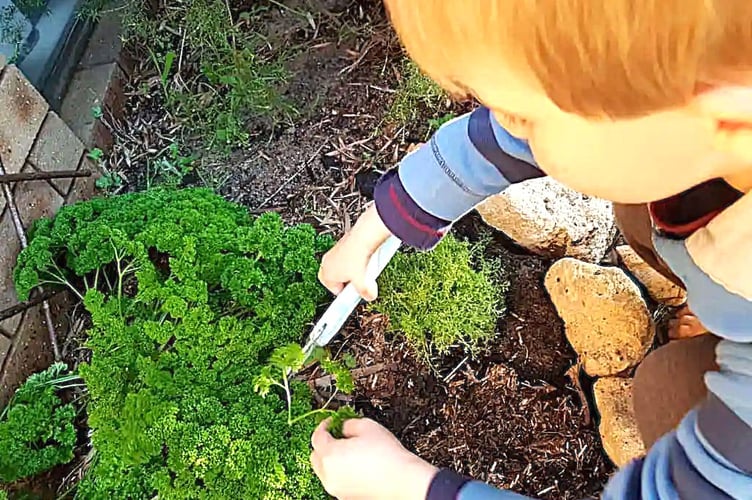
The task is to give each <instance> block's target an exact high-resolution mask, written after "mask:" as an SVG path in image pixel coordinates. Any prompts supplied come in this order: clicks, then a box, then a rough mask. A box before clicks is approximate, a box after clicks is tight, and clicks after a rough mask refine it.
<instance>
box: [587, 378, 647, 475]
mask: <svg viewBox="0 0 752 500" xmlns="http://www.w3.org/2000/svg"><path fill="white" fill-rule="evenodd" d="M632 387H633V382H632V379H627V378H617V377H606V378H601V379H598V380H597V381H596V382H595V385H594V386H593V390H594V392H595V404H596V406H597V407H598V413H600V416H601V420H600V425H599V426H598V431H599V432H600V435H601V441H602V442H603V449H604V450H605V451H606V454H607V455H608V456H609V458H610V459H611V461H612V462H614V464H616V466H617V467H623V466H624V465H626V464H628V463H629V462H631V461H632V460H634V459H635V458H639V457H641V456H642V455H644V454H645V444H644V443H643V441H642V436H641V435H640V431H639V429H638V428H637V420H636V419H635V414H634V408H633V406H632Z"/></svg>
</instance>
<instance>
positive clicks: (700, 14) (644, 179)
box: [311, 0, 752, 500]
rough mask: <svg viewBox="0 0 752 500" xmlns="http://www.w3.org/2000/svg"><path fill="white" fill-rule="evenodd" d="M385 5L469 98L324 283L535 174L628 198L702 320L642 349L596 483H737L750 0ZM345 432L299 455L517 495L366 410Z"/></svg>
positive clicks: (710, 489)
mask: <svg viewBox="0 0 752 500" xmlns="http://www.w3.org/2000/svg"><path fill="white" fill-rule="evenodd" d="M386 4H387V8H388V11H389V14H390V16H391V20H392V22H393V24H394V26H395V28H396V29H397V32H398V33H399V35H400V37H401V39H402V41H403V43H404V45H405V47H406V48H407V51H408V52H409V54H410V55H411V56H412V57H413V59H414V60H415V61H416V62H417V63H418V64H419V65H420V67H421V68H422V69H423V70H424V71H425V72H426V73H427V74H428V75H430V76H431V77H432V78H434V79H435V80H436V81H437V82H439V83H441V84H442V85H443V86H444V87H445V88H446V89H448V90H449V91H451V92H454V93H457V94H463V95H472V96H473V97H475V98H476V99H477V100H478V101H479V102H481V103H482V104H483V107H481V108H480V109H478V110H476V111H474V112H473V113H470V114H469V115H466V116H463V117H460V118H458V119H456V120H454V121H452V122H450V123H448V124H446V125H445V126H444V127H442V128H441V129H440V130H439V131H438V132H437V133H436V135H435V136H434V137H433V138H432V139H431V141H430V142H429V143H428V144H426V145H425V146H423V147H421V148H420V149H419V150H417V151H416V152H414V153H412V154H410V155H408V156H407V157H406V158H405V159H404V160H403V162H402V163H401V165H400V166H399V169H398V170H397V171H393V172H390V173H388V174H387V175H386V176H385V177H384V178H383V179H382V181H381V183H380V184H379V186H378V188H377V190H376V194H375V198H376V202H375V206H374V207H372V208H371V209H369V210H368V211H367V212H366V213H365V214H364V215H363V216H362V217H361V218H360V220H359V221H358V222H357V224H356V225H355V226H354V227H353V229H352V230H351V231H350V233H349V234H347V235H346V236H345V237H344V238H343V239H342V240H341V241H340V242H339V243H338V244H337V246H336V247H335V248H334V249H333V250H332V251H331V252H330V253H329V254H328V255H327V256H326V257H325V259H324V261H323V264H322V268H321V272H320V277H321V281H322V282H323V283H324V284H325V285H326V286H327V287H328V288H329V289H330V290H332V291H333V292H334V293H338V292H339V291H340V290H341V289H342V287H343V286H344V285H345V284H346V283H348V282H352V283H354V284H355V285H356V287H357V288H358V290H360V291H361V293H362V294H363V295H364V296H365V297H367V298H370V299H372V298H375V296H376V293H377V291H376V285H375V283H372V282H371V283H369V282H367V281H365V277H364V275H365V273H364V271H365V267H366V262H367V261H368V258H369V256H370V255H371V253H372V252H373V251H374V250H375V249H376V248H377V247H378V246H379V244H380V243H381V242H382V241H384V240H385V239H386V238H387V237H388V235H389V234H390V233H393V234H395V235H397V236H398V237H399V238H401V239H402V240H403V241H404V242H406V243H407V244H410V245H413V246H415V247H417V248H422V249H428V248H431V247H432V246H434V245H435V244H436V243H437V242H438V241H439V240H440V239H441V237H442V236H443V235H444V234H445V233H446V232H447V230H448V229H449V227H450V226H451V225H452V222H453V221H455V220H457V219H458V218H460V217H461V216H462V215H464V214H465V213H467V212H468V211H469V210H471V209H472V208H473V207H475V206H476V205H477V204H478V203H480V202H482V201H483V200H484V199H486V198H487V197H488V196H491V195H493V194H496V193H498V192H500V191H502V190H503V189H504V188H506V187H507V186H509V185H510V184H511V183H515V182H521V181H524V180H526V179H530V178H533V177H538V176H542V175H550V176H552V177H554V178H556V179H558V180H559V181H561V182H562V183H564V184H566V185H568V186H570V187H572V188H574V189H577V190H579V191H581V192H583V193H586V194H588V195H592V196H598V197H602V198H607V199H610V200H613V201H614V202H617V203H621V204H626V205H620V206H619V208H618V209H617V215H618V216H619V219H620V224H621V226H622V227H623V228H624V229H625V230H626V232H627V235H628V237H629V239H630V241H631V243H632V244H633V245H634V246H635V248H636V249H637V250H638V251H640V252H641V253H642V254H643V256H644V257H645V258H646V260H648V262H651V263H652V264H653V265H655V266H656V268H658V269H659V270H662V271H663V272H664V273H665V274H667V275H669V276H671V277H672V278H674V279H678V280H680V281H681V283H683V285H684V286H685V287H686V289H687V291H688V296H689V306H690V308H691V310H692V311H693V313H694V314H695V315H696V316H697V317H698V319H699V320H700V321H701V322H702V324H703V325H704V326H705V327H706V328H707V329H708V330H709V331H710V332H712V333H713V335H704V336H700V337H696V338H694V339H692V340H682V341H678V342H674V343H671V344H669V345H668V346H666V347H664V348H661V349H658V350H657V351H655V352H654V353H652V354H651V355H650V356H649V357H648V358H647V359H646V360H645V361H644V362H643V364H642V365H641V367H640V369H639V370H638V373H637V375H636V378H635V396H634V397H635V411H636V416H637V419H638V423H639V426H640V430H641V432H642V434H643V437H644V438H645V441H646V444H647V445H648V446H650V450H649V452H648V453H647V455H646V456H645V457H644V458H642V459H640V460H636V461H634V462H633V463H631V464H629V465H628V466H626V467H624V468H623V469H622V470H620V471H619V472H618V473H616V474H615V475H614V477H613V478H612V479H611V481H610V482H609V484H608V485H607V486H606V487H605V491H604V494H603V497H604V498H606V499H639V498H644V499H651V500H652V499H661V500H662V499H677V498H681V499H683V500H693V499H702V500H709V499H731V498H733V499H752V266H751V265H750V263H749V262H748V260H750V258H752V194H750V191H751V190H752V2H750V0H608V1H603V0H550V1H549V0H387V1H386ZM640 204H647V205H640ZM713 352H715V355H713ZM713 356H714V357H713ZM705 372H707V373H705ZM703 374H704V376H703ZM703 380H704V385H703ZM345 436H346V438H345V439H342V440H335V439H333V438H332V437H331V436H329V435H328V434H327V432H326V430H325V426H322V427H320V428H319V429H318V430H317V431H316V432H315V433H314V435H313V438H312V440H313V448H314V451H313V454H312V457H311V459H312V463H313V466H314V469H315V470H316V472H317V474H318V475H319V477H320V478H321V480H322V482H323V483H324V486H325V487H326V488H327V490H328V491H329V492H330V493H332V494H333V495H335V496H338V497H339V498H343V499H371V498H372V499H400V498H404V499H415V500H417V499H422V498H429V499H431V500H434V499H435V500H438V499H454V498H458V499H461V500H475V499H481V498H483V499H507V498H510V499H511V498H522V497H519V496H518V495H515V494H513V493H510V492H502V491H499V490H496V489H493V488H491V487H490V486H488V485H485V484H483V483H480V482H477V481H472V480H467V479H464V478H461V477H460V476H458V475H456V474H454V473H453V472H450V471H447V470H438V469H437V468H435V467H434V466H432V465H430V464H428V463H426V462H424V461H422V460H421V459H419V458H418V457H416V456H414V455H412V454H410V453H409V452H407V451H406V450H405V449H404V448H403V447H402V446H401V445H400V444H399V442H398V441H397V440H396V439H395V438H394V437H393V436H392V435H391V434H390V433H389V432H387V431H386V430H385V429H384V428H383V427H381V426H379V425H378V424H376V423H375V422H373V421H369V420H353V421H350V422H348V423H347V424H346V425H345Z"/></svg>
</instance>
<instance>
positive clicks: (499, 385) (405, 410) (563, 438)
mask: <svg viewBox="0 0 752 500" xmlns="http://www.w3.org/2000/svg"><path fill="white" fill-rule="evenodd" d="M477 224H478V220H477V216H471V217H470V218H468V219H467V220H465V221H463V222H462V223H461V224H459V227H458V231H457V232H458V233H459V234H460V235H463V234H475V235H477V234H478V233H481V234H483V233H484V232H485V231H483V230H479V228H478V227H477ZM488 251H489V253H490V254H493V255H495V256H496V257H498V258H501V259H502V262H503V263H504V266H505V268H506V270H507V272H508V274H509V276H510V277H511V279H512V284H511V287H510V292H509V295H508V308H509V309H508V311H507V315H506V317H505V319H504V320H502V321H501V322H500V324H499V329H498V333H499V334H498V337H497V338H496V339H495V340H494V341H493V342H492V344H491V345H490V346H489V347H488V349H487V350H486V352H484V353H482V354H481V355H479V356H478V357H477V359H468V358H467V357H466V356H465V355H464V354H463V353H462V352H455V353H452V354H451V355H449V356H447V357H445V358H441V359H436V360H434V368H433V369H432V368H429V367H428V366H426V365H425V364H423V363H422V362H420V361H419V360H417V359H416V357H415V356H414V354H413V352H412V351H411V349H410V348H409V346H407V345H406V344H405V343H404V342H403V341H402V339H400V338H399V337H389V336H386V335H385V333H384V332H385V329H386V325H385V321H386V319H385V318H383V317H381V316H379V315H375V314H371V313H368V312H365V313H363V315H362V316H361V317H359V318H358V319H357V320H355V321H353V322H351V324H350V325H348V327H347V328H346V331H345V333H344V335H343V337H342V339H341V340H340V341H338V342H337V343H336V344H335V349H336V350H341V351H343V352H350V353H352V354H353V355H354V356H355V357H356V359H357V360H358V367H359V368H360V370H359V371H356V375H359V376H358V377H357V391H356V393H355V395H354V396H353V397H352V398H343V402H352V403H354V405H355V406H356V408H358V409H359V410H361V411H362V412H363V414H364V415H365V416H368V417H370V418H373V419H375V420H378V421H379V422H381V423H382V424H384V425H385V426H386V427H387V428H389V429H390V430H392V431H393V432H394V433H395V434H396V435H397V436H398V437H399V438H400V439H401V440H402V442H403V443H404V444H405V445H406V446H407V447H408V448H409V449H411V450H413V451H415V452H416V453H418V454H419V455H420V456H421V457H423V458H425V459H426V460H429V461H431V462H433V463H435V464H436V465H439V466H444V467H451V468H453V469H455V470H457V471H459V472H461V473H463V474H466V475H470V476H472V477H475V478H478V479H481V480H485V481H488V482H490V483H491V484H494V485H496V486H499V487H502V488H508V489H514V490H515V491H517V492H520V493H526V494H528V495H533V496H535V497H538V498H547V499H578V498H584V497H588V496H592V495H596V494H597V493H599V492H600V491H601V489H602V486H603V484H604V483H605V481H606V480H607V476H608V474H609V473H610V472H611V471H612V470H613V467H612V466H611V464H610V462H609V461H608V459H607V458H606V457H605V455H604V453H603V450H602V447H601V444H600V438H599V436H598V432H597V430H596V428H595V425H594V423H593V421H592V419H591V418H590V414H589V412H588V409H587V403H584V404H583V401H582V400H581V397H580V392H579V391H578V389H577V388H576V386H575V385H573V383H572V381H571V380H570V379H569V377H568V376H567V370H568V368H569V367H570V366H571V365H572V363H573V361H574V357H575V356H574V353H573V351H572V350H571V348H570V347H569V345H568V344H567V341H566V338H565V337H564V333H563V327H562V324H561V320H560V319H559V318H558V316H557V315H556V312H555V310H554V308H553V305H552V304H551V302H550V300H549V299H548V297H547V295H546V293H545V291H544V289H543V285H542V282H543V276H544V274H545V271H546V269H547V267H548V265H547V263H546V262H545V261H543V260H541V259H539V258H537V257H532V256H529V255H524V254H521V253H519V251H518V249H517V248H516V247H515V246H514V245H513V244H512V243H510V242H508V241H506V239H505V238H496V237H494V238H493V239H492V241H491V243H490V245H489V249H488Z"/></svg>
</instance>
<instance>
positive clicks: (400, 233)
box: [373, 170, 451, 250]
mask: <svg viewBox="0 0 752 500" xmlns="http://www.w3.org/2000/svg"><path fill="white" fill-rule="evenodd" d="M373 197H374V200H375V202H376V210H377V211H378V213H379V217H380V218H381V220H382V222H384V225H385V226H386V227H387V228H388V229H389V231H390V232H391V233H392V234H393V235H395V236H396V237H398V238H399V239H400V240H402V242H404V243H405V244H406V245H409V246H412V247H414V248H418V249H421V250H428V249H431V248H433V247H434V246H436V245H437V244H438V243H439V241H441V239H442V238H443V237H444V235H445V234H446V232H447V231H448V229H449V227H450V226H451V222H450V221H447V220H444V219H441V218H439V217H436V216H434V215H431V214H429V213H428V212H426V211H425V210H423V209H422V208H420V207H419V206H418V204H417V203H415V201H414V200H413V199H412V198H411V197H410V196H409V195H408V194H407V192H406V191H405V187H404V186H403V185H402V181H401V180H400V177H399V175H397V170H391V171H389V172H387V173H386V175H384V177H382V178H381V180H380V181H379V183H378V184H377V185H376V189H375V190H374V193H373Z"/></svg>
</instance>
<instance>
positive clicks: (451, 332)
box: [373, 235, 506, 360]
mask: <svg viewBox="0 0 752 500" xmlns="http://www.w3.org/2000/svg"><path fill="white" fill-rule="evenodd" d="M482 250H483V248H482V246H481V245H471V244H469V243H467V242H462V241H459V240H457V239H456V238H454V237H453V236H451V235H450V236H447V237H446V238H445V239H444V241H442V242H441V243H440V244H439V245H438V246H437V247H436V249H434V250H433V251H432V252H424V253H399V254H397V255H396V256H395V258H394V260H393V261H392V262H391V263H390V264H389V266H388V267H387V269H386V270H385V271H384V273H383V274H382V276H381V278H380V280H379V288H380V291H379V296H380V298H379V299H378V300H377V301H376V302H375V303H374V305H373V308H374V309H375V310H376V311H378V312H380V313H382V314H385V315H386V316H387V317H388V318H389V331H390V332H393V333H399V334H402V335H404V336H405V337H406V339H407V341H408V342H409V343H410V344H411V345H412V346H413V347H414V348H415V349H416V351H417V352H418V354H419V355H420V356H421V357H422V358H424V359H426V360H430V358H431V357H432V356H434V355H437V354H438V355H442V354H446V353H447V352H448V351H449V349H450V347H452V346H457V345H460V346H463V347H464V348H466V349H467V350H469V351H470V352H471V353H476V352H477V350H478V349H479V348H481V347H482V346H483V344H484V343H486V342H488V341H489V340H490V339H491V338H492V337H493V335H494V332H495V329H496V323H497V321H498V318H499V316H500V315H501V314H502V313H503V312H504V310H505V305H504V292H505V289H506V284H505V283H502V282H500V281H501V280H499V279H498V278H497V275H498V270H499V266H498V265H497V264H494V263H489V262H487V261H484V260H483V259H482V258H481V257H482V256H481V253H482ZM474 264H475V265H474Z"/></svg>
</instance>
